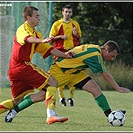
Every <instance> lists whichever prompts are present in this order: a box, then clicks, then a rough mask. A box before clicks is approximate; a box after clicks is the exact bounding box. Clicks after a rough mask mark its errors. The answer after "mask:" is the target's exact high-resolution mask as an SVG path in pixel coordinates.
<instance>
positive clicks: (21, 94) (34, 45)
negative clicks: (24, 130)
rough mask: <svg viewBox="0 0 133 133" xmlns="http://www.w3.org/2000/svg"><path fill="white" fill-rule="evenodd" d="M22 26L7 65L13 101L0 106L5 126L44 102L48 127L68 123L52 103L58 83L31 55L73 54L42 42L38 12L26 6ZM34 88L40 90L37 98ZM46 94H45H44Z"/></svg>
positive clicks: (69, 56)
mask: <svg viewBox="0 0 133 133" xmlns="http://www.w3.org/2000/svg"><path fill="white" fill-rule="evenodd" d="M23 18H24V20H25V21H24V23H23V24H22V25H21V26H20V27H19V28H18V29H17V31H16V34H15V36H14V42H13V46H12V54H11V58H10V65H9V70H8V74H9V79H10V83H11V92H12V99H9V100H6V101H3V102H1V103H0V114H1V113H3V112H5V111H7V110H9V112H8V113H7V115H6V116H5V122H12V120H13V118H14V117H15V115H16V114H17V113H18V112H20V111H22V110H23V109H25V108H27V107H29V106H30V105H32V104H34V103H37V102H41V101H44V100H45V99H46V107H47V120H46V123H47V124H51V123H54V122H64V121H67V120H68V118H67V117H60V116H57V114H56V112H55V102H54V104H53V101H52V100H53V99H54V97H55V93H56V87H57V84H58V83H57V81H56V80H55V79H54V78H53V77H52V76H50V74H48V73H47V72H46V71H44V70H42V69H40V68H39V67H37V66H36V65H34V64H33V63H32V62H31V60H32V57H33V55H34V53H36V52H38V53H40V54H41V55H42V56H43V58H44V59H45V58H46V57H48V56H49V55H51V54H52V55H55V56H59V57H63V58H71V57H72V55H73V53H72V52H70V53H68V54H65V53H63V52H60V51H59V50H57V49H55V48H54V47H52V46H51V45H50V44H49V43H48V42H50V41H52V39H53V38H54V37H51V38H46V39H43V37H42V34H41V33H40V32H38V31H37V30H36V29H35V27H36V26H37V25H38V24H39V21H40V16H39V12H38V9H37V8H36V7H33V6H26V7H25V8H24V10H23ZM34 88H37V89H38V90H39V92H38V93H36V94H30V95H28V96H26V95H27V94H29V93H31V92H34ZM46 92H47V94H46Z"/></svg>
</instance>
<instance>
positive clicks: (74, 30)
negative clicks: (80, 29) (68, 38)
mask: <svg viewBox="0 0 133 133" xmlns="http://www.w3.org/2000/svg"><path fill="white" fill-rule="evenodd" d="M73 35H74V36H77V29H76V27H74V28H73Z"/></svg>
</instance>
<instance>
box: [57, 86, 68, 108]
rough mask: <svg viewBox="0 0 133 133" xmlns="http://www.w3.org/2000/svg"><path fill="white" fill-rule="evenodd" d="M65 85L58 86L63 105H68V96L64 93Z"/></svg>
mask: <svg viewBox="0 0 133 133" xmlns="http://www.w3.org/2000/svg"><path fill="white" fill-rule="evenodd" d="M64 87H65V86H61V87H58V93H59V98H60V103H61V105H62V106H66V98H65V95H64Z"/></svg>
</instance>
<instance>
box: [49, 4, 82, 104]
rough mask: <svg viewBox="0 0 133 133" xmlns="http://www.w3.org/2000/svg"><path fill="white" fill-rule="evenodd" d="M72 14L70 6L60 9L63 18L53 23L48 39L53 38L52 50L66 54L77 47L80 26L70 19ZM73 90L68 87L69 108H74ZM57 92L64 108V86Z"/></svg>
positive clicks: (73, 88)
mask: <svg viewBox="0 0 133 133" xmlns="http://www.w3.org/2000/svg"><path fill="white" fill-rule="evenodd" d="M72 14H73V9H72V7H71V6H70V5H65V6H64V7H63V8H62V15H63V17H62V18H61V19H59V20H57V21H55V22H54V23H53V25H52V27H51V31H50V34H49V36H50V37H51V36H53V37H54V40H53V43H54V48H56V49H58V50H60V51H62V52H67V51H68V50H70V49H72V48H74V47H75V46H78V45H79V41H80V38H81V29H80V25H79V23H78V22H77V21H75V20H73V19H72V18H71V17H72ZM56 58H57V57H54V59H56ZM74 90H75V87H69V98H68V99H67V101H68V102H69V105H70V106H74ZM58 91H59V97H60V102H61V104H62V106H66V99H65V95H64V86H63V87H59V88H58Z"/></svg>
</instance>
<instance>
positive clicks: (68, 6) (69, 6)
mask: <svg viewBox="0 0 133 133" xmlns="http://www.w3.org/2000/svg"><path fill="white" fill-rule="evenodd" d="M65 8H67V9H72V6H71V5H65V6H64V7H63V8H62V11H64V9H65Z"/></svg>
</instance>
